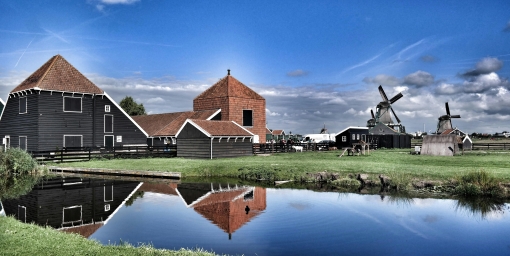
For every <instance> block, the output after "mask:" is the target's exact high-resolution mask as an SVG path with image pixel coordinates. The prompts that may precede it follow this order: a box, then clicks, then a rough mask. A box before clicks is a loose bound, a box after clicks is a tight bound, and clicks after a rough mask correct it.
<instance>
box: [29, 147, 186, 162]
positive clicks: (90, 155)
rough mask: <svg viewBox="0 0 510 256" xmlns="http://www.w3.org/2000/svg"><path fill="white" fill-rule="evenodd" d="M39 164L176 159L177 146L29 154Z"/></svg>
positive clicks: (81, 149)
mask: <svg viewBox="0 0 510 256" xmlns="http://www.w3.org/2000/svg"><path fill="white" fill-rule="evenodd" d="M29 153H30V154H31V155H32V157H33V158H35V159H36V160H37V161H38V162H59V163H62V162H76V161H90V160H91V159H113V158H141V157H175V156H177V145H169V146H155V147H147V146H137V147H116V148H110V149H107V148H91V147H86V148H63V149H61V150H54V151H37V152H29Z"/></svg>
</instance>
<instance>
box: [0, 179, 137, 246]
mask: <svg viewBox="0 0 510 256" xmlns="http://www.w3.org/2000/svg"><path fill="white" fill-rule="evenodd" d="M140 185H141V183H140V182H133V181H117V180H106V179H91V178H73V177H67V178H64V177H59V178H50V179H44V180H42V181H40V182H39V183H38V184H37V185H35V186H34V187H33V189H32V191H30V192H29V193H28V194H26V195H23V196H20V197H18V198H17V199H7V200H4V201H3V205H4V207H5V213H6V214H7V215H13V216H14V217H15V218H16V219H18V220H20V221H22V222H27V223H30V222H34V223H36V224H39V225H45V226H46V225H47V226H51V227H54V228H57V229H61V230H64V231H66V232H73V233H78V234H81V235H83V236H85V237H89V236H90V235H92V234H93V233H94V232H95V231H96V230H97V229H98V228H100V227H101V226H103V225H104V224H105V223H107V222H108V220H109V219H110V218H112V217H113V215H114V214H115V212H116V211H117V210H118V209H119V207H121V206H122V205H123V204H124V203H125V202H126V200H127V199H128V198H129V197H130V196H131V195H132V194H133V193H134V192H135V191H136V190H137V189H138V187H139V186H140Z"/></svg>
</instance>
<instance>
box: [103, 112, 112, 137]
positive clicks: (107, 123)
mask: <svg viewBox="0 0 510 256" xmlns="http://www.w3.org/2000/svg"><path fill="white" fill-rule="evenodd" d="M104 133H113V115H104Z"/></svg>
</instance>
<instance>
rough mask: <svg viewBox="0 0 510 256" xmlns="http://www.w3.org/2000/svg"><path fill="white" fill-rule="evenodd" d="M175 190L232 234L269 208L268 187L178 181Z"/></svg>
mask: <svg viewBox="0 0 510 256" xmlns="http://www.w3.org/2000/svg"><path fill="white" fill-rule="evenodd" d="M176 192H177V193H178V195H179V196H180V197H181V199H182V200H183V202H184V203H185V205H186V206H187V207H189V208H193V209H194V210H195V211H196V212H198V213H199V214H200V215H202V216H203V217H204V218H206V219H208V220H209V221H211V222H212V223H214V224H215V225H216V226H218V227H219V228H220V229H222V230H223V231H225V232H226V233H228V234H229V239H231V238H232V233H234V232H235V231H236V230H238V229H239V228H241V227H242V226H243V225H245V224H246V223H248V222H250V221H251V220H252V219H253V218H255V217H256V216H257V215H259V214H261V213H262V212H263V211H264V210H265V209H266V189H265V188H260V187H252V186H237V185H235V186H232V187H231V186H230V185H228V184H226V185H225V184H224V185H222V184H217V185H213V184H203V183H184V184H179V186H178V188H177V189H176Z"/></svg>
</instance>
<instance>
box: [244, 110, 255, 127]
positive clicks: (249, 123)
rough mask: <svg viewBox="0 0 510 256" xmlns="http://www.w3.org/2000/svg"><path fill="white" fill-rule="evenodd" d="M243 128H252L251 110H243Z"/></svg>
mask: <svg viewBox="0 0 510 256" xmlns="http://www.w3.org/2000/svg"><path fill="white" fill-rule="evenodd" d="M243 126H253V110H251V109H243Z"/></svg>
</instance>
